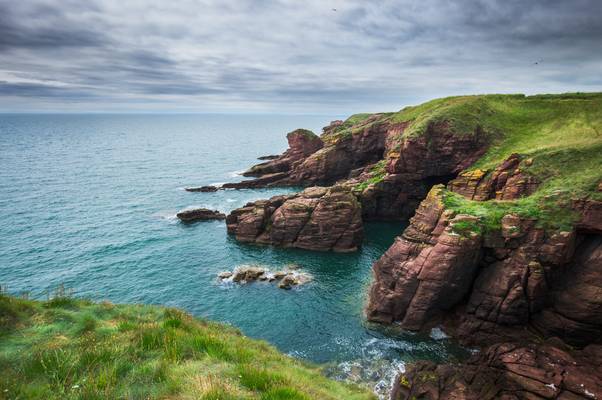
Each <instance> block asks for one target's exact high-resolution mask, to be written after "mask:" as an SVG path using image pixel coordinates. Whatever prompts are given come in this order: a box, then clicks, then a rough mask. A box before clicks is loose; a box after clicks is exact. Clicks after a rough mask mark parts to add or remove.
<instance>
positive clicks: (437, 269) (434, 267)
mask: <svg viewBox="0 0 602 400" xmlns="http://www.w3.org/2000/svg"><path fill="white" fill-rule="evenodd" d="M442 190H443V188H442V187H441V186H436V187H434V188H433V189H432V190H431V192H430V193H429V195H428V196H427V198H426V199H425V200H424V202H422V204H421V205H420V207H419V208H418V210H416V215H415V216H414V217H413V218H412V220H411V221H410V226H409V227H408V228H407V229H406V230H405V232H404V233H403V235H402V236H401V237H398V238H397V239H396V241H395V243H394V244H393V245H392V246H391V247H390V248H389V249H388V250H387V252H386V253H385V254H384V255H383V256H382V257H381V258H380V259H379V260H378V261H377V262H376V263H375V264H374V284H373V286H372V289H371V291H370V299H369V304H368V308H367V314H368V318H369V319H371V320H373V321H379V322H387V323H390V322H393V321H399V322H400V323H401V326H402V327H404V328H407V329H413V330H418V329H420V328H422V327H423V325H424V324H425V323H426V322H427V321H429V320H431V319H432V318H433V316H436V315H438V314H440V313H441V312H442V311H446V310H450V309H451V308H452V307H453V306H455V305H456V304H457V303H458V302H459V301H460V300H462V299H463V298H464V297H465V296H466V294H467V293H468V291H469V289H470V287H471V283H472V281H473V279H474V276H475V274H476V269H477V266H478V262H479V259H480V251H481V240H482V238H481V235H480V233H478V232H475V231H471V230H470V227H471V226H473V225H474V224H475V218H474V217H470V216H465V215H453V214H452V213H449V212H444V207H443V203H442V200H441V191H442ZM467 227H468V229H467Z"/></svg>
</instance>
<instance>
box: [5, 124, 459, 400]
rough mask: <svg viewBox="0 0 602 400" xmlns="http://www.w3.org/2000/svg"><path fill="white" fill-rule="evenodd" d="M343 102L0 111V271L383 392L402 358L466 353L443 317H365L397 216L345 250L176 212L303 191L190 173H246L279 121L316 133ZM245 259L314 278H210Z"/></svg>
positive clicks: (28, 288) (42, 293)
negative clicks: (234, 233)
mask: <svg viewBox="0 0 602 400" xmlns="http://www.w3.org/2000/svg"><path fill="white" fill-rule="evenodd" d="M344 117H345V116H338V115H332V116H329V115H245V114H135V115H132V114H0V218H1V223H0V285H2V287H3V290H6V291H8V292H9V293H11V294H16V295H27V296H29V297H30V298H38V299H45V298H48V296H51V295H52V293H53V292H54V291H55V290H57V288H58V287H60V286H64V287H66V288H68V290H69V291H72V292H73V295H74V296H76V297H83V298H88V299H92V300H98V301H100V300H108V301H111V302H114V303H144V304H160V305H166V306H174V307H181V308H183V309H184V310H186V311H187V312H189V313H191V314H193V315H194V316H197V317H200V318H208V319H211V320H216V321H221V322H224V323H227V324H231V325H233V326H235V327H237V328H239V329H240V330H241V331H242V332H243V333H244V334H245V335H247V336H250V337H252V338H256V339H262V340H265V341H267V342H269V343H271V344H272V345H274V346H275V347H277V348H278V349H279V350H281V351H283V352H285V353H287V354H289V355H291V356H293V357H298V358H301V359H304V360H307V361H309V362H312V363H316V364H320V365H322V366H323V368H324V372H325V373H326V374H327V375H329V376H331V377H333V378H335V379H340V380H346V381H351V382H355V383H360V384H364V385H368V386H370V387H372V388H373V389H374V391H375V392H376V393H377V394H379V396H381V397H382V398H384V396H385V393H386V391H387V390H388V388H389V387H390V384H391V381H392V379H393V377H394V376H395V374H396V373H397V372H399V371H400V370H403V369H404V367H405V365H406V363H407V362H409V361H412V360H416V359H429V360H434V361H442V360H453V359H457V358H461V357H463V356H464V355H465V353H466V351H465V350H464V349H462V348H460V347H459V346H457V345H456V344H455V343H453V342H452V341H451V340H450V339H448V338H447V336H446V335H445V333H444V332H442V331H441V330H439V329H435V330H433V331H432V332H430V334H429V333H425V334H414V333H410V332H404V331H401V330H400V329H397V328H395V327H387V328H383V327H380V326H376V325H372V324H369V323H367V322H366V320H365V318H364V315H363V309H364V307H365V302H366V295H367V291H368V289H369V285H370V281H371V267H372V264H373V263H374V261H376V260H377V259H378V258H379V257H380V256H381V255H382V254H383V253H384V252H385V250H386V249H387V248H388V247H389V246H390V245H391V243H392V242H393V240H394V238H395V236H396V235H399V234H400V233H401V232H402V231H403V229H404V227H405V225H406V224H405V223H403V222H389V223H367V224H366V227H365V228H366V229H365V240H364V243H363V247H362V248H361V250H360V251H358V252H355V253H350V254H340V253H332V252H312V251H305V250H298V249H279V248H274V247H269V246H258V245H249V244H241V243H238V242H237V241H236V240H234V239H233V238H232V237H229V236H228V234H227V232H226V225H225V223H224V221H209V222H199V223H195V224H183V223H181V222H179V220H178V219H177V218H176V213H177V212H178V211H180V210H183V209H186V208H191V207H206V208H210V209H215V210H219V211H222V212H224V213H228V212H230V211H232V210H233V209H235V208H237V207H241V206H243V205H244V204H245V203H247V202H249V201H253V200H257V199H263V198H269V197H271V196H274V195H277V194H283V193H290V192H294V191H296V190H299V189H298V188H270V189H253V190H250V189H247V190H220V191H218V192H212V193H198V192H197V193H191V192H186V191H185V190H184V188H185V187H188V186H201V185H219V184H221V183H224V182H235V181H240V180H243V179H245V178H243V177H242V176H241V175H240V173H241V172H242V171H244V170H245V169H246V168H248V167H250V166H251V165H253V164H255V163H257V162H258V161H257V157H259V156H264V155H270V154H279V153H281V152H282V151H284V150H285V149H286V148H287V142H286V133H287V132H289V131H292V130H294V129H296V128H307V129H311V130H313V131H314V132H316V133H318V134H319V133H320V132H321V128H322V127H323V126H325V125H327V124H328V123H329V122H330V121H331V120H333V119H340V118H344ZM245 265H258V266H262V267H264V268H267V269H269V270H272V271H275V270H280V269H284V268H287V267H290V266H294V267H295V268H299V270H301V271H302V272H304V273H307V274H309V275H311V277H312V280H311V282H310V283H307V284H305V285H302V286H298V287H295V288H294V289H293V290H283V289H279V288H278V287H277V286H276V285H274V284H270V283H264V282H257V283H252V284H245V285H239V284H234V283H231V282H222V281H220V280H219V279H217V274H218V273H220V272H221V271H231V270H233V269H235V268H237V267H239V266H245Z"/></svg>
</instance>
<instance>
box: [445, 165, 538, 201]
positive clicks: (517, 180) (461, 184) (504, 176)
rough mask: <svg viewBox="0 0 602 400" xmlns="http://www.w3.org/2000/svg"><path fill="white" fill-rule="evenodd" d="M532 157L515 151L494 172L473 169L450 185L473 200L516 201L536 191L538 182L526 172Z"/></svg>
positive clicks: (463, 173) (452, 189) (451, 188)
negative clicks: (526, 156) (522, 155)
mask: <svg viewBox="0 0 602 400" xmlns="http://www.w3.org/2000/svg"><path fill="white" fill-rule="evenodd" d="M532 163H533V160H532V159H530V158H528V159H524V160H523V157H521V156H520V155H519V154H512V155H511V156H510V157H508V158H507V159H506V160H505V161H504V162H503V163H501V164H500V165H499V166H497V167H496V168H495V170H493V171H485V170H482V169H474V170H470V171H465V172H462V173H461V174H460V175H459V176H458V177H457V178H456V179H454V180H452V181H451V182H450V183H449V185H448V187H449V189H450V190H451V191H453V192H456V193H459V194H461V195H463V196H464V197H467V198H469V199H471V200H478V201H485V200H491V199H496V200H514V199H518V198H521V197H525V196H529V195H531V194H533V193H534V192H535V190H537V187H538V185H539V181H538V180H537V179H536V178H535V177H534V176H532V175H529V174H528V173H527V172H525V170H524V167H528V166H530V165H531V164H532Z"/></svg>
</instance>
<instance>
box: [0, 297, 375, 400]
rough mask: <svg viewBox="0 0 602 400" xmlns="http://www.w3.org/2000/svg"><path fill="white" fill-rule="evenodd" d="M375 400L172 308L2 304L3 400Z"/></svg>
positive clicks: (70, 302) (2, 300)
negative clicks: (125, 399)
mask: <svg viewBox="0 0 602 400" xmlns="http://www.w3.org/2000/svg"><path fill="white" fill-rule="evenodd" d="M117 398H127V399H167V398H169V399H206V400H209V399H215V400H217V399H221V400H229V399H243V400H244V399H249V400H250V399H265V400H276V399H372V398H373V395H372V394H370V393H369V392H368V391H366V390H363V389H360V388H357V387H351V386H348V385H345V384H342V383H339V382H335V381H332V380H329V379H327V378H325V377H324V376H322V375H321V374H320V371H319V370H318V369H317V368H315V367H312V366H309V365H306V364H304V363H302V362H300V361H298V360H295V359H293V358H291V357H288V356H286V355H283V354H281V353H279V352H278V351H277V350H275V349H274V348H273V347H271V346H269V345H268V344H266V343H264V342H261V341H257V340H252V339H249V338H246V337H244V336H242V335H241V334H240V332H239V331H237V330H236V329H234V328H232V327H229V326H226V325H223V324H218V323H213V322H208V321H203V320H198V319H195V318H193V317H191V316H190V315H188V314H186V313H184V312H182V311H180V310H177V309H172V308H164V307H157V306H142V305H113V304H111V303H106V302H105V303H99V304H97V303H92V302H88V301H85V300H74V299H71V298H66V297H57V298H55V299H53V300H50V301H47V302H39V301H28V300H21V299H16V298H14V297H9V296H5V295H0V399H117Z"/></svg>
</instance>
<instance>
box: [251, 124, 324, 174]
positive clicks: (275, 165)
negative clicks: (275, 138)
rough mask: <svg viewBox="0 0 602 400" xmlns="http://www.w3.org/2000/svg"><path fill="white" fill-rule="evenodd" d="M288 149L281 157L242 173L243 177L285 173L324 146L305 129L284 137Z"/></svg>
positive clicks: (314, 135)
mask: <svg viewBox="0 0 602 400" xmlns="http://www.w3.org/2000/svg"><path fill="white" fill-rule="evenodd" d="M286 138H287V140H288V145H289V149H288V150H287V151H285V152H284V154H282V155H281V156H277V157H275V158H270V159H269V160H270V161H267V162H264V163H261V164H257V165H255V166H253V167H251V168H250V169H249V170H247V171H246V172H244V173H243V175H244V176H263V175H267V174H274V173H278V172H287V171H290V170H291V169H294V168H295V167H296V165H297V164H298V163H300V162H302V161H303V160H304V159H305V158H307V157H308V156H310V155H311V154H313V153H315V152H316V151H318V150H319V149H321V148H322V146H323V145H324V144H323V142H322V139H320V138H319V137H318V136H317V135H316V134H314V133H313V132H311V131H308V130H306V129H297V130H294V131H292V132H290V133H288V134H287V135H286Z"/></svg>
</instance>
